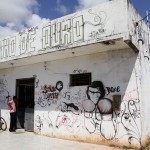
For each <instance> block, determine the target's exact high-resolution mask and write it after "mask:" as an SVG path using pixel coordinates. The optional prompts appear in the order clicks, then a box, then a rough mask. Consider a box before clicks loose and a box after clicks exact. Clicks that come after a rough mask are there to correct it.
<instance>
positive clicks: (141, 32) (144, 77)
mask: <svg viewBox="0 0 150 150" xmlns="http://www.w3.org/2000/svg"><path fill="white" fill-rule="evenodd" d="M128 10H129V11H128V27H129V29H130V30H129V31H130V35H131V39H132V42H133V43H134V44H135V45H136V46H137V48H138V49H139V59H140V66H139V67H140V72H141V75H140V77H139V78H140V85H141V89H140V91H141V92H140V93H141V94H140V101H141V130H142V135H141V137H142V145H143V146H144V145H145V144H146V143H147V142H150V126H149V125H150V117H149V116H150V106H149V103H150V99H149V97H150V92H149V90H150V80H149V79H150V47H149V44H150V29H149V27H148V25H146V18H145V19H143V18H141V16H140V15H139V14H138V12H137V11H136V10H135V8H134V7H133V6H132V5H131V4H130V3H129V5H128Z"/></svg>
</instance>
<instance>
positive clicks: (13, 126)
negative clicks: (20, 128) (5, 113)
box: [7, 96, 17, 132]
mask: <svg viewBox="0 0 150 150" xmlns="http://www.w3.org/2000/svg"><path fill="white" fill-rule="evenodd" d="M7 104H8V106H9V108H10V128H9V131H10V132H15V130H16V121H17V114H16V104H17V97H16V96H14V97H13V99H12V100H10V101H9V102H8V103H7Z"/></svg>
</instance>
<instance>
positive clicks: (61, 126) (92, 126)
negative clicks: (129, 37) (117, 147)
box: [36, 81, 141, 144]
mask: <svg viewBox="0 0 150 150" xmlns="http://www.w3.org/2000/svg"><path fill="white" fill-rule="evenodd" d="M62 89H63V83H62V81H58V82H57V83H56V85H55V86H50V85H49V86H47V85H46V86H42V88H41V93H42V95H43V97H41V102H40V103H39V105H40V106H41V107H45V106H46V105H48V103H49V101H52V100H53V99H57V103H55V106H56V107H55V111H56V112H57V113H55V114H52V112H51V111H50V112H49V115H48V117H49V119H48V120H49V128H51V129H52V132H53V131H54V130H63V131H67V132H70V133H76V132H77V131H80V130H81V129H85V130H86V132H88V133H89V134H91V135H93V134H97V135H100V136H101V137H102V138H104V139H105V140H109V141H110V140H115V141H117V140H119V139H121V138H122V137H126V139H127V140H128V142H129V144H132V143H133V142H135V141H138V143H139V144H141V133H140V128H139V125H138V121H139V119H140V108H139V99H138V98H137V95H138V94H137V90H136V89H135V90H133V91H130V92H128V93H126V95H125V96H124V99H123V101H122V102H121V104H120V105H121V107H120V111H118V110H115V109H114V110H113V107H114V106H113V99H112V95H114V94H116V93H119V92H120V91H121V89H120V86H107V87H105V86H104V84H103V82H101V81H93V82H92V83H91V85H89V86H87V87H85V90H83V89H80V88H76V90H75V89H73V90H72V91H71V88H68V89H66V91H64V92H62ZM52 92H58V94H59V97H58V96H56V97H53V96H52V97H51V96H50V93H52ZM44 94H46V95H44ZM42 103H43V104H42ZM49 105H51V102H50V104H49ZM82 116H84V123H82V121H81V120H82V119H81V118H82ZM37 118H38V119H36V120H38V121H36V122H37V123H36V125H37V129H38V130H39V131H40V130H41V129H42V128H44V127H43V124H45V120H46V119H41V118H40V117H37ZM46 122H48V121H46ZM46 124H48V123H46ZM120 127H121V128H122V129H123V130H124V131H125V132H124V133H123V135H120V134H118V133H119V129H120ZM122 129H121V130H122Z"/></svg>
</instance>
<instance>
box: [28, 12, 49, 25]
mask: <svg viewBox="0 0 150 150" xmlns="http://www.w3.org/2000/svg"><path fill="white" fill-rule="evenodd" d="M49 21H50V19H46V18H41V17H40V16H39V15H37V14H32V16H31V17H30V18H29V20H27V23H26V24H27V26H28V27H34V26H38V25H40V24H45V23H47V22H49Z"/></svg>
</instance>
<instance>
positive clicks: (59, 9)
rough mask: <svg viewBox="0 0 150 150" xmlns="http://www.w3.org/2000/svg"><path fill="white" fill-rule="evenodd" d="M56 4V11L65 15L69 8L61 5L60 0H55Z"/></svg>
mask: <svg viewBox="0 0 150 150" xmlns="http://www.w3.org/2000/svg"><path fill="white" fill-rule="evenodd" d="M56 5H57V6H56V8H55V11H57V12H59V13H61V14H63V15H66V14H67V13H68V12H69V11H70V10H69V8H67V7H66V6H65V5H63V4H62V3H61V1H60V0H57V1H56Z"/></svg>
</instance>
